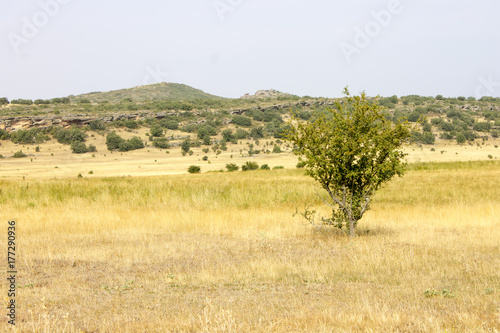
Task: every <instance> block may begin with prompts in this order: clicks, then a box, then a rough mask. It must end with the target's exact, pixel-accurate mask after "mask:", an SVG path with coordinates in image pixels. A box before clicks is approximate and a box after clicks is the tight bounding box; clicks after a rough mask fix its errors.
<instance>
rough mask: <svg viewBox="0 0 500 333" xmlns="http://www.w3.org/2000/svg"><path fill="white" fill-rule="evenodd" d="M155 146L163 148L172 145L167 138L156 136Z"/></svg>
mask: <svg viewBox="0 0 500 333" xmlns="http://www.w3.org/2000/svg"><path fill="white" fill-rule="evenodd" d="M153 146H154V147H156V148H162V149H168V148H170V145H169V144H168V139H167V138H154V139H153Z"/></svg>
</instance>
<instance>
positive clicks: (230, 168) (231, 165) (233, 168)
mask: <svg viewBox="0 0 500 333" xmlns="http://www.w3.org/2000/svg"><path fill="white" fill-rule="evenodd" d="M239 168H240V167H239V166H237V165H236V164H234V163H229V164H226V169H227V171H229V172H232V171H238V170H239Z"/></svg>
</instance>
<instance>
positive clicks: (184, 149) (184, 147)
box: [181, 138, 191, 154]
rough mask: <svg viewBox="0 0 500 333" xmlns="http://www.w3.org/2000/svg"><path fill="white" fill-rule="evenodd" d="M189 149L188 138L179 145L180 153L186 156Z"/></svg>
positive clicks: (189, 142)
mask: <svg viewBox="0 0 500 333" xmlns="http://www.w3.org/2000/svg"><path fill="white" fill-rule="evenodd" d="M190 149H191V141H190V140H189V138H186V140H184V141H182V143H181V151H182V152H184V153H185V154H187V153H188V152H189V150H190Z"/></svg>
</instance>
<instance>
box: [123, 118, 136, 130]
mask: <svg viewBox="0 0 500 333" xmlns="http://www.w3.org/2000/svg"><path fill="white" fill-rule="evenodd" d="M124 124H125V127H127V128H130V129H136V128H139V124H138V123H137V122H136V121H135V120H132V119H129V120H125V121H124Z"/></svg>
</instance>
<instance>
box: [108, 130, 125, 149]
mask: <svg viewBox="0 0 500 333" xmlns="http://www.w3.org/2000/svg"><path fill="white" fill-rule="evenodd" d="M123 142H125V139H123V138H122V137H121V136H119V135H118V134H116V132H111V133H109V134H108V135H107V136H106V146H107V147H108V150H110V151H112V150H115V149H118V148H120V145H121V144H122V143H123Z"/></svg>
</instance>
